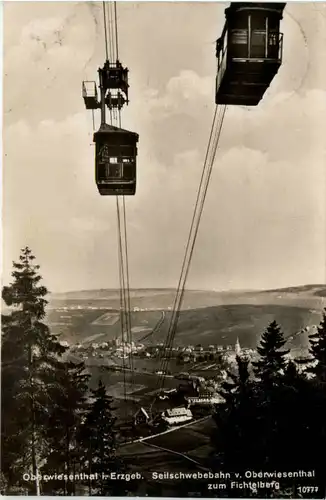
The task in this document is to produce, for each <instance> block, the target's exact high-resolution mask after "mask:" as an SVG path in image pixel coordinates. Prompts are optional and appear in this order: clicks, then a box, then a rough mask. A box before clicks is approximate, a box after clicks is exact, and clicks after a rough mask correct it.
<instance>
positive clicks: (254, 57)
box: [215, 2, 286, 106]
mask: <svg viewBox="0 0 326 500" xmlns="http://www.w3.org/2000/svg"><path fill="white" fill-rule="evenodd" d="M285 5H286V4H285V3H278V2H275V3H269V2H264V3H262V2H257V3H256V2H255V3H254V2H235V3H231V5H230V7H229V8H227V9H226V10H225V17H226V22H225V26H224V29H223V33H222V36H221V38H219V39H218V40H217V44H216V56H217V59H218V71H217V77H216V99H215V101H216V104H233V105H243V106H256V105H257V104H258V103H259V101H260V100H261V99H262V97H263V95H264V93H265V92H266V90H267V88H268V87H269V85H270V83H271V81H272V80H273V78H274V76H275V75H276V73H277V72H278V70H279V67H280V66H281V64H282V41H283V35H282V33H280V21H281V19H282V17H283V10H284V8H285Z"/></svg>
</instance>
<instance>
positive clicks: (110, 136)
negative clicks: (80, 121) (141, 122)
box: [94, 124, 139, 196]
mask: <svg viewBox="0 0 326 500" xmlns="http://www.w3.org/2000/svg"><path fill="white" fill-rule="evenodd" d="M138 139H139V136H138V134H136V133H135V132H129V131H128V130H123V129H121V128H117V127H113V126H112V125H107V124H105V125H101V127H100V129H99V130H98V131H97V132H95V134H94V142H95V177H96V184H97V187H98V190H99V193H100V194H101V195H111V196H113V195H134V194H135V193H136V157H137V142H138Z"/></svg>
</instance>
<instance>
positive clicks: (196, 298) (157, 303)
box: [50, 284, 326, 310]
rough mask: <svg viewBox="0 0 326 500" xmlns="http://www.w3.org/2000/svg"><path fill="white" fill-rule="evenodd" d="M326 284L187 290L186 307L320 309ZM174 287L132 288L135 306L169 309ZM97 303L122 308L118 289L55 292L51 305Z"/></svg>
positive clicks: (92, 304)
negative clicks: (290, 307) (258, 288)
mask: <svg viewBox="0 0 326 500" xmlns="http://www.w3.org/2000/svg"><path fill="white" fill-rule="evenodd" d="M325 296H326V285H325V284H320V285H303V286H297V287H289V288H281V289H275V290H261V291H259V290H258V291H257V290H247V291H246V290H234V291H232V290H231V291H213V290H186V291H185V294H184V300H183V304H182V309H197V308H200V307H210V306H223V305H230V304H252V305H262V304H270V305H273V304H274V305H283V306H292V307H304V308H309V309H312V308H317V309H320V308H322V307H323V304H325ZM174 299H175V290H173V289H132V290H130V301H131V308H134V307H136V306H137V307H139V308H147V309H166V310H168V308H169V307H172V306H173V302H174ZM62 305H66V306H78V305H79V306H84V307H87V306H97V307H104V308H106V307H107V308H108V309H109V308H112V309H116V310H117V309H119V306H120V298H119V291H118V290H85V291H77V292H69V293H65V294H52V295H51V296H50V306H51V307H59V306H62Z"/></svg>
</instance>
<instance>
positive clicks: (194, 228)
mask: <svg viewBox="0 0 326 500" xmlns="http://www.w3.org/2000/svg"><path fill="white" fill-rule="evenodd" d="M217 111H218V106H216V109H215V113H214V118H213V124H212V128H211V133H210V138H209V143H208V147H207V152H206V156H205V161H204V167H203V171H202V176H201V181H200V185H199V189H198V194H197V200H196V205H195V210H194V214H193V218H192V223H191V228H190V232H189V237H188V241H187V246H186V251H185V256H184V260H183V265H182V270H181V275H180V279H179V283H178V289H177V293H176V297H175V301H174V306H173V312H172V316H171V321H170V326H169V330H168V335H167V339H166V342H165V349H164V351H165V352H164V357H163V362H162V368H163V369H162V370H161V371H162V375H161V379H160V380H159V382H160V388H161V389H163V387H164V381H165V377H166V370H167V367H168V364H169V361H170V358H171V352H172V345H173V341H174V338H175V334H176V329H177V325H178V320H179V317H180V310H181V306H182V300H183V296H184V291H185V286H186V281H187V277H188V274H189V270H190V265H191V260H192V256H193V252H194V248H195V243H196V239H197V235H198V230H199V226H200V221H201V216H202V212H203V208H204V204H205V199H206V195H207V190H208V186H209V182H210V178H211V173H212V168H213V165H214V161H215V157H216V151H217V147H218V144H219V139H220V136H221V131H222V125H223V121H224V116H225V112H226V106H222V107H221V113H219V115H218V113H217Z"/></svg>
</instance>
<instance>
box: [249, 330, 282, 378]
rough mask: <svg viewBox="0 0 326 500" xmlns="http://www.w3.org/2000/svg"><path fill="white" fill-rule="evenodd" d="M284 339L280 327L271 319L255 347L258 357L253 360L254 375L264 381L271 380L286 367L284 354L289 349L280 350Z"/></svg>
mask: <svg viewBox="0 0 326 500" xmlns="http://www.w3.org/2000/svg"><path fill="white" fill-rule="evenodd" d="M285 343H286V340H285V339H284V335H283V333H282V332H281V329H280V327H279V326H278V324H277V323H276V321H273V322H272V323H270V325H269V326H268V328H267V329H266V331H265V332H264V333H263V335H262V337H261V340H260V345H259V346H258V347H257V351H258V354H259V355H260V359H259V360H258V361H253V363H252V365H253V367H254V372H255V375H256V377H257V378H258V379H260V380H262V381H264V382H265V383H269V382H273V381H275V380H276V379H277V377H278V376H279V375H280V374H281V373H282V371H284V369H285V367H286V355H287V354H288V353H289V352H290V351H289V350H285V351H284V350H283V351H281V349H282V347H283V346H284V345H285Z"/></svg>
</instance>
